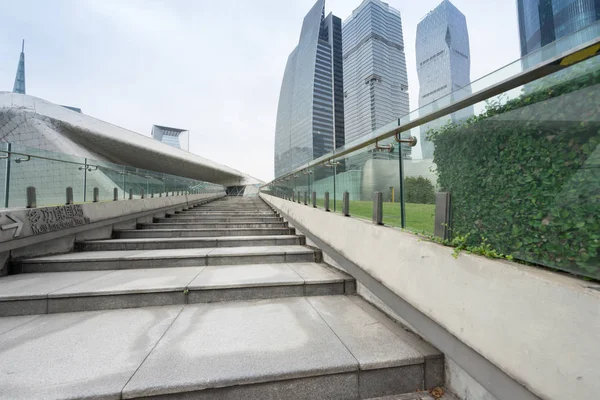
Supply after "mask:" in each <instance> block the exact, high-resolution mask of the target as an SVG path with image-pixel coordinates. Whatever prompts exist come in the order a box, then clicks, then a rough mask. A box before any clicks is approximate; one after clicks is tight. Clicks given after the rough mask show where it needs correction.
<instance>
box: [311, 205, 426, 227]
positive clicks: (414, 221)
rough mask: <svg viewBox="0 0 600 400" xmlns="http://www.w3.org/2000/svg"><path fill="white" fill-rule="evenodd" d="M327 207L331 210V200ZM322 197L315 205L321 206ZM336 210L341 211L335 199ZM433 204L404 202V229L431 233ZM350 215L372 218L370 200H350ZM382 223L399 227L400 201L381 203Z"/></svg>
mask: <svg viewBox="0 0 600 400" xmlns="http://www.w3.org/2000/svg"><path fill="white" fill-rule="evenodd" d="M329 204H330V205H329V208H330V209H331V210H332V211H333V201H332V200H330V203H329ZM323 205H324V202H323V199H317V207H318V208H323ZM336 212H338V213H341V212H342V201H341V200H337V201H336ZM434 214H435V204H416V203H406V229H408V230H410V231H413V232H419V233H421V232H425V233H428V234H430V235H433V224H434ZM350 216H352V217H357V218H365V219H369V220H370V219H371V218H373V202H372V201H350ZM383 223H384V224H385V225H390V226H396V227H400V203H385V202H384V203H383Z"/></svg>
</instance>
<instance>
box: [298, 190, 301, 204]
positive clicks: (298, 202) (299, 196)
mask: <svg viewBox="0 0 600 400" xmlns="http://www.w3.org/2000/svg"><path fill="white" fill-rule="evenodd" d="M300 201H301V200H300V191H299V190H298V204H300Z"/></svg>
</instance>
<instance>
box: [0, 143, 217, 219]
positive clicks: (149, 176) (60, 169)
mask: <svg viewBox="0 0 600 400" xmlns="http://www.w3.org/2000/svg"><path fill="white" fill-rule="evenodd" d="M30 186H32V187H35V191H36V203H37V206H38V207H40V206H50V205H59V204H65V203H66V201H67V188H72V191H73V199H72V200H73V202H74V203H75V204H78V203H89V202H93V201H94V188H97V189H98V200H99V201H113V200H114V190H115V189H116V190H117V199H118V200H126V199H129V193H130V192H131V197H132V199H139V198H141V197H142V195H143V196H144V197H151V196H154V197H158V196H167V195H168V196H172V195H173V194H177V193H180V194H183V193H220V192H224V191H225V188H224V187H223V186H221V185H217V184H213V183H209V182H204V181H199V180H195V179H190V178H184V177H180V176H174V175H168V174H163V173H160V172H156V171H149V170H145V169H140V168H135V167H131V166H124V165H119V164H114V163H109V162H104V161H98V160H94V159H91V158H82V157H76V156H71V155H67V154H60V153H54V152H50V151H45V150H40V149H36V148H32V147H26V146H20V145H17V144H13V143H1V144H0V190H2V189H3V190H2V192H1V197H0V198H1V199H2V206H3V207H4V208H12V207H25V206H26V205H27V188H28V187H30Z"/></svg>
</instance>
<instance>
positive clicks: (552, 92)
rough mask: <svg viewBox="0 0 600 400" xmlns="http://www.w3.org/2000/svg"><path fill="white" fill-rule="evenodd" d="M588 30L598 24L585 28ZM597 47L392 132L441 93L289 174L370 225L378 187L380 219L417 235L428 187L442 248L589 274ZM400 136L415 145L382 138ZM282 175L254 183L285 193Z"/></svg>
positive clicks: (599, 174) (513, 70) (598, 258)
mask: <svg viewBox="0 0 600 400" xmlns="http://www.w3.org/2000/svg"><path fill="white" fill-rule="evenodd" d="M594 29H595V30H596V32H597V31H598V24H596V25H594V26H592V27H590V28H588V30H594ZM598 36H599V35H596V37H598ZM569 40H571V42H569ZM572 40H573V38H567V40H566V41H565V42H564V43H563V42H560V41H559V42H556V44H555V45H553V47H552V49H543V54H542V53H540V54H534V55H533V56H532V57H533V58H531V59H524V60H519V61H518V62H516V63H513V64H510V65H509V66H507V69H506V70H499V71H496V72H495V73H494V74H491V75H489V76H487V77H485V78H484V79H482V80H481V81H479V82H476V83H474V84H473V85H472V87H473V90H471V89H469V93H474V92H476V91H482V90H486V88H488V87H489V86H491V85H495V84H497V83H499V82H500V80H501V79H502V80H508V81H510V79H511V77H514V76H515V74H518V73H522V72H523V71H527V70H528V68H529V67H531V68H535V66H531V64H532V60H534V59H535V61H536V62H541V61H543V60H544V59H549V58H551V56H552V57H554V56H556V55H557V54H560V53H559V50H561V51H564V50H565V48H566V47H565V46H566V45H565V43H571V44H573V43H572ZM596 40H597V39H596ZM575 44H576V43H575ZM561 46H562V47H561ZM596 46H597V44H596ZM594 49H595V50H594ZM575 50H579V49H575ZM575 50H573V51H575ZM597 52H598V49H597V48H595V47H591V48H590V49H588V50H587V53H586V54H585V55H582V54H581V53H578V55H573V56H569V57H566V58H564V59H562V60H558V61H557V64H556V65H562V67H563V68H561V69H560V70H557V69H556V68H555V69H554V70H553V71H556V72H554V73H549V72H548V73H546V74H543V76H542V77H539V78H537V79H535V77H533V78H531V79H529V80H527V81H525V82H523V84H521V82H522V81H517V84H515V85H512V86H510V85H507V86H506V90H503V91H498V92H497V93H496V94H494V95H492V96H487V97H485V98H484V99H481V100H479V99H478V100H477V101H474V102H472V103H471V104H468V105H465V106H464V107H463V108H458V109H457V108H454V109H452V110H451V111H449V112H447V113H445V114H442V115H441V116H438V117H437V118H434V119H427V121H426V122H425V123H421V124H418V125H417V126H414V127H412V128H410V126H409V127H407V129H402V127H404V126H407V125H408V124H409V123H414V122H415V121H416V120H417V118H422V117H424V116H427V115H429V114H430V113H431V112H433V111H435V110H440V109H441V108H443V106H446V105H449V104H453V103H455V102H456V101H458V100H460V99H462V98H460V99H459V98H452V96H450V97H449V98H448V99H446V100H445V102H446V103H444V104H437V105H435V104H432V105H429V106H427V107H425V108H423V109H420V110H417V111H416V112H413V113H411V114H409V115H407V116H404V117H401V118H399V120H397V121H392V122H391V123H390V124H389V125H388V126H386V127H384V128H382V129H379V130H378V131H376V132H373V134H372V135H371V136H370V137H369V138H367V139H362V142H360V143H363V144H360V143H358V142H357V143H358V144H356V143H351V144H349V145H347V146H346V147H345V148H343V149H338V150H337V151H336V153H331V154H328V155H325V156H323V157H321V158H320V159H318V160H315V161H314V162H312V163H311V164H310V165H309V166H308V167H306V166H305V167H303V168H302V169H300V170H297V171H295V172H294V173H293V176H301V177H304V176H305V175H303V173H306V171H310V176H312V177H313V178H312V179H313V181H312V184H311V185H312V186H311V189H312V190H313V191H315V192H316V193H317V198H318V199H319V201H318V205H319V208H321V207H322V201H321V200H320V199H322V198H324V195H325V192H329V195H330V199H331V200H330V207H331V209H332V211H333V208H334V205H335V210H336V212H338V213H339V212H341V210H342V198H343V193H344V192H348V193H349V200H350V201H349V213H350V215H351V217H355V218H362V219H369V220H370V219H371V218H372V212H373V196H374V192H382V197H383V202H384V204H383V218H384V219H383V221H384V224H385V225H388V226H390V227H399V228H404V229H406V230H408V231H412V232H415V233H421V234H425V235H433V234H434V232H435V228H436V226H435V224H436V219H435V215H436V193H449V194H450V198H451V202H450V204H451V205H450V210H449V211H450V216H451V218H450V220H449V221H448V222H447V224H448V225H447V228H448V229H449V234H450V241H448V242H447V243H448V244H453V245H455V246H460V247H462V248H467V249H472V250H473V251H476V252H479V253H480V254H487V255H490V256H492V257H495V256H508V258H514V259H516V260H521V261H523V262H529V263H534V264H536V265H541V266H547V267H550V268H554V269H558V270H563V271H567V272H570V273H573V274H576V275H580V276H585V277H590V278H594V279H600V254H599V252H600V217H599V216H600V146H599V144H600V57H598V56H597V55H596V54H597ZM586 57H588V58H586ZM581 60H583V61H581ZM494 77H498V79H494ZM509 83H510V82H509ZM399 131H400V132H401V134H399V135H398V137H397V139H398V140H400V141H402V140H403V139H408V138H410V137H415V138H417V139H418V140H419V144H418V145H417V146H416V147H410V146H409V144H408V143H399V142H398V140H396V138H394V137H393V136H391V135H393V134H394V132H399ZM390 132H392V134H391V135H390ZM390 136H391V137H390ZM372 139H378V140H377V141H375V140H372ZM367 142H368V143H369V144H368V145H365V143H367ZM353 149H354V150H353ZM348 150H349V151H351V152H348ZM341 153H343V154H341ZM296 179H297V178H296ZM288 182H290V180H288V177H287V176H283V177H280V178H278V179H276V180H275V181H273V182H271V183H270V184H268V185H266V186H264V187H263V189H262V190H263V193H268V194H272V195H275V196H278V197H284V196H286V195H287V194H288V193H290V191H291V190H292V188H290V187H289V185H288ZM294 184H295V185H296V186H298V185H300V186H301V185H302V183H301V182H295V183H294ZM293 190H296V188H294V189H293ZM301 190H304V187H302V189H301ZM282 194H283V196H282ZM438 211H439V210H438Z"/></svg>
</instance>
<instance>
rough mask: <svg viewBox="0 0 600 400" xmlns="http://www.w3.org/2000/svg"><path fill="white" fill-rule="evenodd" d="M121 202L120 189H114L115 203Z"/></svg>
mask: <svg viewBox="0 0 600 400" xmlns="http://www.w3.org/2000/svg"><path fill="white" fill-rule="evenodd" d="M117 200H119V189H117V188H114V189H113V201H117Z"/></svg>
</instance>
